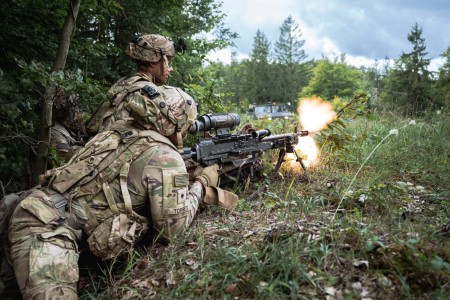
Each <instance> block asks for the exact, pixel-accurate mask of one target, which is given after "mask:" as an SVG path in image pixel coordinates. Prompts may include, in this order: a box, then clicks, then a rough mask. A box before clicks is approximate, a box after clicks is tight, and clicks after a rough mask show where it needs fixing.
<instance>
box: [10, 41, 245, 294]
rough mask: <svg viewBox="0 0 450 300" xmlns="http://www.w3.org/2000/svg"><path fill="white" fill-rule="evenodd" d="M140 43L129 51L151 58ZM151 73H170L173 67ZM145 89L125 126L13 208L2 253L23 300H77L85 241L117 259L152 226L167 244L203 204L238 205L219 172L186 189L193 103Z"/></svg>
mask: <svg viewBox="0 0 450 300" xmlns="http://www.w3.org/2000/svg"><path fill="white" fill-rule="evenodd" d="M140 42H142V41H140ZM140 42H139V41H138V42H137V44H136V43H134V46H133V45H132V46H131V47H132V48H133V47H138V49H139V53H147V52H146V51H147V50H146V48H142V47H143V45H141V44H139V43H140ZM141 48H142V49H141ZM161 53H163V52H159V54H158V55H161ZM170 53H174V51H173V52H170ZM153 67H154V68H159V69H160V70H163V71H164V70H166V69H167V68H170V66H169V60H168V58H165V59H160V60H159V61H158V62H156V63H155V65H154V66H153ZM141 73H142V75H140V76H141V77H142V78H144V77H145V78H150V75H151V74H150V73H146V71H144V70H141ZM144 83H145V84H144ZM144 83H142V86H141V87H140V88H139V89H136V90H134V91H133V92H131V93H130V92H129V90H125V93H126V94H127V97H123V99H122V100H121V101H120V104H121V105H123V108H124V112H125V111H126V113H127V117H126V118H118V119H117V120H115V121H114V122H111V123H110V125H109V128H108V130H105V131H103V132H101V133H99V134H97V135H96V136H95V137H93V138H92V139H91V140H90V141H89V142H88V143H87V144H86V145H85V146H84V147H83V148H81V149H80V150H79V151H77V152H76V153H75V155H74V156H73V157H72V158H71V160H70V161H69V163H68V164H66V165H64V166H62V167H60V168H56V169H52V170H49V171H47V172H46V174H45V176H43V177H42V182H41V186H40V187H38V188H35V189H34V190H32V191H31V194H30V193H27V194H28V195H27V196H26V197H25V198H24V199H20V201H17V202H18V203H16V207H15V209H14V210H13V213H12V215H11V216H10V221H9V226H8V232H7V243H6V245H8V247H7V249H6V250H7V252H8V255H9V257H10V261H12V265H13V268H14V272H15V276H16V279H17V282H18V285H19V288H20V290H21V293H22V296H23V297H24V298H25V299H53V298H57V297H62V298H64V299H77V281H78V276H79V275H78V257H79V254H78V253H79V249H78V247H79V245H80V243H79V242H80V240H81V239H82V238H83V237H87V244H88V246H89V249H90V251H91V252H92V253H94V254H95V255H97V256H98V257H101V258H103V259H112V258H116V257H118V256H120V255H123V254H125V253H127V252H129V251H131V250H132V249H133V247H134V246H135V244H136V243H137V242H139V241H141V240H142V237H143V235H144V233H145V232H146V231H147V230H148V229H149V228H150V227H151V228H152V229H153V230H154V231H155V233H156V234H158V235H161V236H163V237H165V238H167V239H169V240H170V239H171V238H172V237H173V236H174V235H176V234H179V233H181V232H183V230H184V229H186V228H187V227H188V226H189V225H190V224H191V222H192V221H193V218H194V216H195V215H196V213H197V211H198V209H199V206H200V205H202V204H216V205H219V206H221V207H224V208H228V209H233V208H234V207H235V206H236V202H237V196H236V195H234V194H232V193H230V192H227V191H224V190H221V189H220V188H218V187H217V186H218V177H219V175H218V173H217V170H218V166H217V165H215V164H214V165H212V166H209V167H205V168H204V169H201V170H200V171H199V172H198V173H197V174H198V175H197V176H196V178H195V180H194V182H193V183H190V182H189V175H188V173H187V170H186V166H185V163H184V161H183V158H182V157H181V155H180V153H179V149H180V148H182V146H183V141H184V139H185V137H186V134H187V132H188V129H189V127H190V126H191V125H192V124H193V123H194V121H195V120H196V118H197V108H196V104H195V102H194V100H193V99H192V98H191V97H190V96H189V95H188V94H186V93H185V92H183V91H182V90H180V89H178V88H172V87H158V86H154V85H153V84H151V83H150V82H149V81H144ZM119 86H120V84H119ZM82 233H84V234H82Z"/></svg>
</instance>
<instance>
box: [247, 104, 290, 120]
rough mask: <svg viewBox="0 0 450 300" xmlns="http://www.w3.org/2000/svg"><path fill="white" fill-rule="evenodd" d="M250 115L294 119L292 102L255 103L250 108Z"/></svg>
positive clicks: (258, 117)
mask: <svg viewBox="0 0 450 300" xmlns="http://www.w3.org/2000/svg"><path fill="white" fill-rule="evenodd" d="M248 114H249V116H251V117H252V118H253V119H257V120H261V119H269V120H272V119H279V118H283V119H292V118H293V117H294V114H293V113H292V108H291V103H290V102H289V103H286V104H284V103H272V104H253V105H252V106H251V107H250V108H249V110H248Z"/></svg>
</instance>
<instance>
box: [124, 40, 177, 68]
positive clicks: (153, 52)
mask: <svg viewBox="0 0 450 300" xmlns="http://www.w3.org/2000/svg"><path fill="white" fill-rule="evenodd" d="M175 47H176V46H175V44H174V42H173V41H172V40H171V39H170V38H167V37H165V36H162V35H159V34H147V35H142V36H137V37H135V38H134V39H133V41H131V42H130V43H129V44H128V47H127V49H126V53H127V54H128V56H130V57H131V58H133V59H136V60H139V61H148V62H158V61H160V60H161V58H162V57H163V56H175V54H176V48H175Z"/></svg>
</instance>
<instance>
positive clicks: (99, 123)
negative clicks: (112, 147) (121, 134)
mask: <svg viewBox="0 0 450 300" xmlns="http://www.w3.org/2000/svg"><path fill="white" fill-rule="evenodd" d="M175 48H176V44H175V43H174V42H173V41H172V40H171V39H169V38H167V37H164V36H162V35H157V34H148V35H143V36H141V37H136V38H135V39H134V40H133V41H132V42H131V43H129V44H128V47H127V49H126V53H127V55H128V56H130V57H131V58H133V59H134V60H135V61H136V62H138V63H142V62H147V63H156V62H159V61H161V60H164V61H165V62H168V60H169V58H172V57H174V56H175V54H176V52H177V51H176V49H175ZM155 82H156V79H155V78H154V77H153V76H152V75H151V74H148V73H147V74H145V73H144V72H137V73H136V74H134V75H132V76H125V77H123V78H121V79H119V80H118V81H117V82H116V83H115V84H114V85H113V86H112V87H111V88H110V89H109V91H108V93H107V96H108V99H107V101H104V102H103V103H102V104H101V105H100V106H99V107H98V109H97V110H96V111H95V112H94V114H93V115H92V117H91V119H90V120H89V122H88V124H87V126H86V129H87V131H88V133H90V134H96V133H98V132H101V131H103V130H108V129H109V128H110V126H111V125H112V124H113V123H114V122H115V121H116V120H127V119H128V118H129V117H130V114H132V113H133V110H134V109H136V108H137V107H136V106H133V105H129V106H126V105H125V103H126V102H127V101H128V99H130V98H131V99H132V98H136V97H139V93H136V92H139V91H140V90H141V89H142V88H144V87H145V86H148V87H149V89H148V95H147V96H149V97H154V95H153V93H154V90H156V89H157V87H156V84H155ZM138 109H141V107H139V108H138Z"/></svg>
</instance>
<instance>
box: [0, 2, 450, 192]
mask: <svg viewBox="0 0 450 300" xmlns="http://www.w3.org/2000/svg"><path fill="white" fill-rule="evenodd" d="M224 17H225V15H224V12H222V10H221V2H220V1H216V0H169V1H157V0H147V1H143V0H127V1H124V0H86V1H84V0H81V1H80V0H69V1H67V0H45V1H44V0H33V1H31V0H14V1H12V0H5V1H1V3H0V162H1V163H0V188H1V191H0V192H1V193H2V195H3V194H7V193H9V192H13V191H18V190H21V189H25V188H28V187H30V186H31V185H32V182H33V181H32V180H31V177H32V175H31V174H32V173H33V172H32V171H33V170H32V169H33V167H32V165H33V164H32V162H34V161H36V160H39V159H40V157H39V154H38V152H39V148H40V147H41V148H42V147H43V148H46V147H47V148H48V143H46V141H45V139H43V138H42V134H44V136H45V133H46V132H47V133H48V128H49V126H51V116H52V114H51V110H52V109H51V108H50V109H47V108H48V107H49V104H52V103H53V102H52V99H54V96H55V91H56V90H55V86H56V87H63V88H64V90H65V91H66V92H67V93H75V94H78V95H79V96H80V99H81V103H80V105H81V108H82V110H83V111H84V112H86V117H88V116H89V114H91V113H92V112H93V110H94V109H95V108H96V107H97V106H98V104H99V103H100V102H101V101H103V100H104V98H105V93H106V91H107V90H108V88H109V87H110V86H111V85H112V84H113V83H114V82H115V81H116V80H117V79H119V78H120V77H122V76H124V75H127V74H129V73H131V72H133V71H134V68H135V66H134V65H133V63H132V62H131V61H130V60H129V59H128V58H127V57H126V56H125V55H124V52H123V51H124V48H125V46H126V45H127V43H128V42H129V41H130V40H131V39H132V38H133V37H134V36H135V35H137V34H145V33H159V34H163V35H166V36H169V37H171V38H173V39H178V38H183V39H184V40H185V41H186V43H187V46H188V51H187V53H185V54H184V55H178V56H177V57H176V58H175V60H174V72H173V74H172V76H171V78H170V82H169V84H170V85H174V86H179V87H182V88H183V89H185V90H186V91H187V92H188V93H189V94H191V95H192V96H193V97H194V98H195V99H196V101H197V102H198V104H199V109H200V112H201V113H205V112H210V111H219V110H222V111H223V110H226V111H234V112H239V113H245V112H246V109H247V108H248V105H249V104H251V103H266V102H291V103H295V102H296V101H297V99H298V98H299V97H304V96H312V95H316V96H320V97H321V98H323V99H326V100H329V101H334V102H335V103H339V105H340V106H341V107H342V106H345V105H346V103H349V102H350V101H352V99H354V98H355V95H361V94H363V95H365V98H366V99H368V101H367V102H366V103H364V107H363V108H364V109H370V110H372V111H377V110H392V111H397V112H400V113H403V114H410V115H413V114H424V113H426V112H427V111H431V110H435V109H441V108H443V107H444V108H445V107H448V103H449V99H450V47H449V48H447V49H446V50H445V51H444V52H443V53H442V57H443V59H444V64H443V65H442V66H441V67H440V68H439V70H438V71H437V72H430V71H429V70H428V68H429V65H430V60H429V59H428V58H427V52H426V41H425V38H424V37H423V36H422V29H421V27H420V26H419V24H414V25H413V26H412V28H411V31H410V32H409V33H405V36H406V37H407V39H408V40H409V41H410V42H411V49H409V50H408V49H405V52H404V53H403V54H401V56H400V57H398V58H395V59H391V60H388V59H386V60H385V61H380V62H377V63H376V64H375V65H374V66H372V67H364V68H355V67H352V66H350V65H349V64H347V62H346V58H345V54H341V55H339V56H337V57H334V58H325V57H324V58H322V59H311V58H309V57H308V53H306V52H305V50H304V49H303V46H304V43H305V40H304V39H303V38H302V31H301V28H300V27H299V26H298V24H297V23H296V22H295V20H294V19H293V18H291V17H287V18H286V20H285V21H284V22H283V24H280V36H279V39H278V40H277V41H276V42H275V43H273V44H272V42H270V41H268V39H267V37H266V35H265V34H264V32H262V31H258V32H256V35H255V37H254V41H253V49H252V52H251V53H249V58H248V59H245V60H242V61H238V60H237V59H236V55H234V56H233V58H232V62H231V64H223V63H219V62H207V61H206V58H207V55H208V53H209V52H210V51H211V50H219V49H222V48H224V47H226V46H228V45H232V44H233V40H234V39H235V38H237V37H238V34H237V33H234V32H232V31H230V29H229V28H227V26H226V24H224V23H223V20H224ZM70 22H72V23H73V24H72V27H70ZM64 47H65V48H64ZM64 51H66V53H64ZM50 107H51V105H50ZM49 118H50V120H49ZM45 153H46V154H45V155H47V156H49V155H52V152H51V151H47V152H45Z"/></svg>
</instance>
